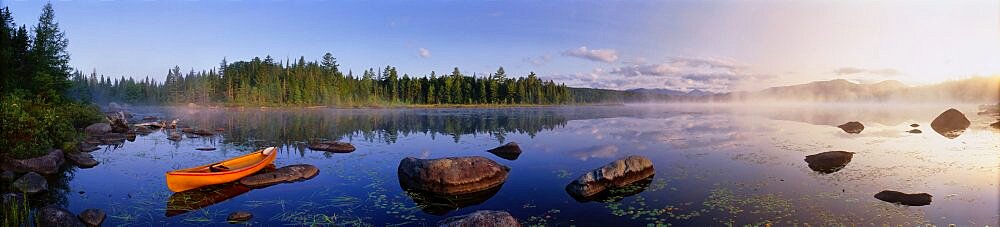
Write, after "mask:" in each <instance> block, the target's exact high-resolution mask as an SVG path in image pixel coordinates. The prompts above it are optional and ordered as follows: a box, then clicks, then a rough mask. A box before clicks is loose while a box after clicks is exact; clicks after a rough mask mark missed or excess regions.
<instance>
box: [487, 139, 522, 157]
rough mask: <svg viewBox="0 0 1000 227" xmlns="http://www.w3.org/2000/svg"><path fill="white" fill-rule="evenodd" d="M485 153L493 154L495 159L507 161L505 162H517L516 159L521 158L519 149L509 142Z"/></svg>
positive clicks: (515, 144)
mask: <svg viewBox="0 0 1000 227" xmlns="http://www.w3.org/2000/svg"><path fill="white" fill-rule="evenodd" d="M487 152H490V153H493V154H494V155H496V156H497V157H500V158H503V159H507V160H517V157H519V156H521V147H520V146H518V145H517V143H515V142H510V143H507V144H504V145H503V146H499V147H496V148H493V149H489V150H487Z"/></svg>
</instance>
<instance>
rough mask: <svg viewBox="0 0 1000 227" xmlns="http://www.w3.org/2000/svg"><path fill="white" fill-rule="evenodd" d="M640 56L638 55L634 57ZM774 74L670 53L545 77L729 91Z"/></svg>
mask: <svg viewBox="0 0 1000 227" xmlns="http://www.w3.org/2000/svg"><path fill="white" fill-rule="evenodd" d="M637 59H641V58H637ZM772 77H773V75H768V74H758V73H754V72H751V71H750V70H749V69H748V67H747V66H745V65H742V64H738V63H735V62H733V61H729V60H720V59H711V58H692V57H673V58H670V59H667V60H665V61H660V62H658V63H646V62H645V60H636V61H632V62H630V63H622V64H619V65H616V66H614V67H612V68H610V69H608V70H604V69H602V68H596V69H594V70H592V71H590V72H581V73H570V74H557V75H550V76H547V77H546V79H553V80H557V81H559V82H562V83H566V84H567V85H570V86H581V87H594V88H607V89H618V90H625V89H633V88H667V89H673V90H680V91H689V90H693V89H699V90H704V91H711V92H728V91H732V90H733V89H734V87H736V86H737V85H741V84H743V83H747V82H757V81H762V80H766V79H771V78H772Z"/></svg>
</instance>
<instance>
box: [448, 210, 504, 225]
mask: <svg viewBox="0 0 1000 227" xmlns="http://www.w3.org/2000/svg"><path fill="white" fill-rule="evenodd" d="M438 226H446V227H475V226H497V227H499V226H515V227H516V226H521V223H518V222H517V219H516V218H514V217H513V216H510V213H507V212H506V211H494V210H480V211H476V212H473V213H471V214H466V215H461V216H454V217H449V218H445V219H444V220H441V221H440V222H438Z"/></svg>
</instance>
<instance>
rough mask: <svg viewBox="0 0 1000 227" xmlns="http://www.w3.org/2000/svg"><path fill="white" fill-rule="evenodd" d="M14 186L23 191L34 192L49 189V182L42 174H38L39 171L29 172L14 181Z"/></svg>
mask: <svg viewBox="0 0 1000 227" xmlns="http://www.w3.org/2000/svg"><path fill="white" fill-rule="evenodd" d="M14 188H16V189H17V190H18V191H21V192H25V193H28V194H34V193H38V192H41V191H45V190H49V182H48V181H46V180H45V177H42V175H38V173H35V172H28V173H27V174H24V176H21V178H18V179H17V181H14Z"/></svg>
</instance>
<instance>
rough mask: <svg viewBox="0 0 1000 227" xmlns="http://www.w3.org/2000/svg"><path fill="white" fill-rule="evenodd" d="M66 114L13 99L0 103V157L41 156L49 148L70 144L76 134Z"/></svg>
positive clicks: (0, 100)
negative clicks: (0, 148)
mask: <svg viewBox="0 0 1000 227" xmlns="http://www.w3.org/2000/svg"><path fill="white" fill-rule="evenodd" d="M65 115H67V113H64V112H61V111H57V108H55V107H54V106H52V104H48V103H41V102H33V101H30V100H27V99H22V98H20V97H17V96H6V97H3V98H2V99H0V126H2V128H5V129H17V130H0V146H3V147H4V148H5V149H3V150H2V152H0V155H2V156H9V157H13V158H29V157H35V156H40V155H44V154H45V153H46V151H47V150H48V149H50V148H53V147H58V148H61V147H62V145H63V143H66V142H72V141H73V140H75V139H76V136H77V133H76V130H75V129H74V128H73V126H72V121H71V120H70V119H69V118H66V117H64V116H65Z"/></svg>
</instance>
